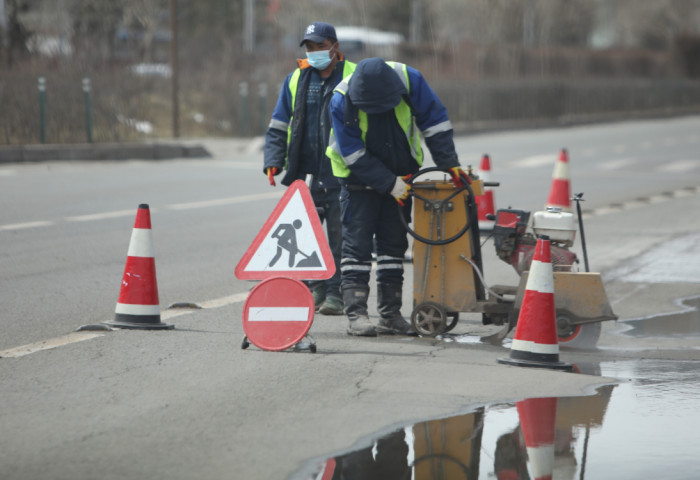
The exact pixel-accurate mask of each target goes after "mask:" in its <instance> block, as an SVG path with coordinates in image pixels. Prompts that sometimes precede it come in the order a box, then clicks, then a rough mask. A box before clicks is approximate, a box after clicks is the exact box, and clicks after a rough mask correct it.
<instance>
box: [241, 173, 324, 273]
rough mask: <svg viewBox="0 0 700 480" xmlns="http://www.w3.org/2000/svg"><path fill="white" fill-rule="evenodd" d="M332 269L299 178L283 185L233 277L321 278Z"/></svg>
mask: <svg viewBox="0 0 700 480" xmlns="http://www.w3.org/2000/svg"><path fill="white" fill-rule="evenodd" d="M334 273H335V262H334V261H333V254H332V253H331V249H330V247H329V246H328V241H327V240H326V236H325V235H324V233H323V227H322V226H321V220H320V219H319V218H318V213H316V207H315V205H314V201H313V199H312V198H311V192H310V191H309V187H307V186H306V184H305V183H304V182H303V181H302V180H297V181H295V182H294V183H292V184H291V185H290V186H289V187H288V188H287V191H286V192H285V193H284V196H282V199H281V200H280V201H279V203H278V204H277V206H276V207H275V209H274V210H273V211H272V214H271V215H270V218H268V219H267V221H266V222H265V225H263V227H262V229H261V230H260V233H258V235H257V237H255V240H253V243H252V244H251V245H250V247H249V248H248V251H247V252H245V254H244V255H243V257H242V258H241V260H240V261H239V262H238V265H236V277H237V278H239V279H241V280H264V279H266V278H269V277H275V276H277V277H279V276H284V277H288V278H294V279H297V280H312V279H313V280H323V279H327V278H331V277H332V276H333V274H334Z"/></svg>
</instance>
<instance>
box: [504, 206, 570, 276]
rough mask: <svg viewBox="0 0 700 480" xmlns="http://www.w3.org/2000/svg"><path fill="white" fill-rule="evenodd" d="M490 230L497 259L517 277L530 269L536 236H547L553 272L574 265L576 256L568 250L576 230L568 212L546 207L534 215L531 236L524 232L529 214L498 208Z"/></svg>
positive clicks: (566, 270)
mask: <svg viewBox="0 0 700 480" xmlns="http://www.w3.org/2000/svg"><path fill="white" fill-rule="evenodd" d="M495 220H496V221H495V225H494V227H493V234H492V235H493V240H494V246H495V247H496V254H497V255H498V258H500V259H501V260H503V261H504V262H506V263H507V264H509V265H511V266H512V267H513V268H514V269H515V271H516V272H518V275H522V273H523V272H526V271H528V270H529V269H530V264H531V263H532V257H533V256H534V252H535V246H536V245H537V237H538V236H541V235H547V236H548V237H549V239H550V241H551V254H552V268H553V270H554V271H555V272H570V271H572V268H573V265H574V263H578V258H577V257H576V254H575V253H574V252H572V251H570V250H569V247H571V246H572V245H573V243H574V237H575V234H576V227H575V223H574V220H573V215H572V214H571V213H566V212H562V211H561V209H558V208H551V207H549V208H548V209H547V211H545V212H535V215H534V217H533V219H532V233H531V232H528V229H527V228H528V223H529V222H530V212H527V211H524V210H515V209H510V208H508V209H499V210H498V211H497V212H496V218H495Z"/></svg>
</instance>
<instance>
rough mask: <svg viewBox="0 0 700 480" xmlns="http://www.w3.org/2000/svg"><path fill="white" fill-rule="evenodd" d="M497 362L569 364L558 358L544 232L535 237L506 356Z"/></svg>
mask: <svg viewBox="0 0 700 480" xmlns="http://www.w3.org/2000/svg"><path fill="white" fill-rule="evenodd" d="M498 362H499V363H507V364H510V365H517V366H521V367H544V368H554V369H558V370H568V371H571V370H572V368H573V367H572V366H571V364H570V363H565V362H560V361H559V340H558V338H557V323H556V310H555V306H554V273H553V270H552V253H551V246H550V241H549V237H547V236H544V235H543V236H541V237H540V238H538V239H537V245H535V254H534V256H533V258H532V264H531V265H530V273H529V275H528V277H527V283H526V284H525V294H524V296H523V301H522V304H521V306H520V314H519V315H518V323H517V325H516V327H515V335H514V336H513V343H512V344H511V347H510V358H499V359H498Z"/></svg>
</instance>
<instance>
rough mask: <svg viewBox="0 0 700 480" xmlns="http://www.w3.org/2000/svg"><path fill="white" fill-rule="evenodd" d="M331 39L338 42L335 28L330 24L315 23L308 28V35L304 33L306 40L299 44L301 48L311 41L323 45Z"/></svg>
mask: <svg viewBox="0 0 700 480" xmlns="http://www.w3.org/2000/svg"><path fill="white" fill-rule="evenodd" d="M327 38H330V39H331V40H337V39H338V36H337V35H336V34H335V27H333V25H331V24H330V23H325V22H313V23H312V24H310V25H309V26H308V27H306V33H304V39H303V40H302V41H301V43H300V44H299V46H300V47H303V46H304V42H306V41H307V40H310V41H312V42H314V43H322V42H323V41H324V40H325V39H327Z"/></svg>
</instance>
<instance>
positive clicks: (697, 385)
mask: <svg viewBox="0 0 700 480" xmlns="http://www.w3.org/2000/svg"><path fill="white" fill-rule="evenodd" d="M698 367H700V364H699V363H698V362H697V361H663V360H662V361H659V360H642V361H638V360H634V361H619V362H609V363H608V362H606V363H602V364H600V365H597V364H592V365H588V366H581V365H579V369H580V370H583V371H584V372H586V373H594V374H598V375H600V374H602V375H605V376H608V377H617V378H618V379H620V381H621V382H622V383H620V384H618V385H608V386H603V387H601V388H599V389H598V390H597V394H596V395H591V396H580V397H559V398H530V399H525V400H522V401H518V402H516V403H514V404H498V405H489V406H484V407H479V408H476V409H474V410H473V411H471V412H469V413H465V414H461V415H456V416H453V417H449V418H443V419H437V420H428V421H425V422H420V423H416V424H414V425H409V426H406V427H403V428H399V429H397V430H395V431H394V432H392V433H390V434H388V435H384V436H382V437H381V438H377V439H375V440H374V441H373V442H372V443H371V444H369V445H366V447H365V448H363V449H360V450H355V451H352V452H349V453H346V454H343V455H337V456H335V457H332V458H329V459H327V460H325V461H324V462H322V463H321V464H320V465H319V466H318V468H317V474H316V475H314V476H312V477H308V476H307V477H293V478H305V479H306V478H312V479H315V480H355V479H358V480H359V479H362V480H393V479H397V480H399V479H412V480H438V479H441V480H442V479H445V480H453V479H468V480H476V479H494V478H495V479H506V480H511V479H512V480H520V479H523V480H524V479H539V478H562V479H572V480H573V479H584V478H591V479H600V478H616V479H621V478H622V479H624V478H630V479H638V478H664V479H691V478H700V462H698V461H697V459H696V454H697V446H696V440H695V439H696V437H697V434H698V431H699V430H700V412H699V411H698V410H699V409H698V408H697V400H696V399H697V398H698V394H700V382H698V380H699V379H700V368H698ZM589 370H590V372H588V371H589Z"/></svg>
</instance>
